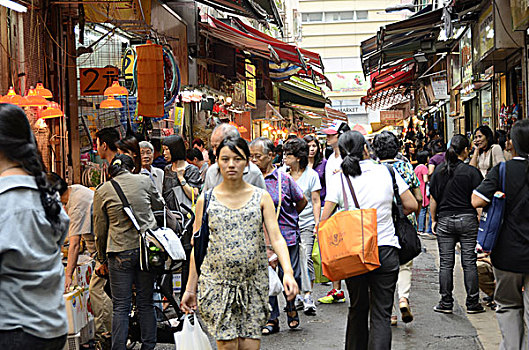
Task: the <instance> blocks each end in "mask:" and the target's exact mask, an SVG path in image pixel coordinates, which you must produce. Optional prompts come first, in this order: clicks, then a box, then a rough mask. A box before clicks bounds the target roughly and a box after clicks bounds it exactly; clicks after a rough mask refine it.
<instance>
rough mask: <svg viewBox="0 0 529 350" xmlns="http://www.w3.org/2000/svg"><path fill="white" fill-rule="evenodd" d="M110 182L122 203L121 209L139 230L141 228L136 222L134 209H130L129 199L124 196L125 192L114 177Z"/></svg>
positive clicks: (139, 230)
mask: <svg viewBox="0 0 529 350" xmlns="http://www.w3.org/2000/svg"><path fill="white" fill-rule="evenodd" d="M110 183H111V184H112V187H114V190H115V191H116V193H117V194H118V197H119V199H120V200H121V203H122V204H123V210H124V211H125V214H127V216H128V217H129V219H130V221H132V224H133V225H134V227H135V228H136V230H138V232H141V228H140V225H139V224H138V221H137V220H136V216H135V215H134V211H133V210H132V207H131V206H130V204H129V201H128V200H127V197H125V193H123V190H122V189H121V186H120V185H119V184H118V183H117V181H116V180H114V179H112V180H110Z"/></svg>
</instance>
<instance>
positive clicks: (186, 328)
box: [174, 315, 212, 350]
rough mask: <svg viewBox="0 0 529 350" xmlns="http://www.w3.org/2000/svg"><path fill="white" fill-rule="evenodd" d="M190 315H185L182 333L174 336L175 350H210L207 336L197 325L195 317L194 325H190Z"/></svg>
mask: <svg viewBox="0 0 529 350" xmlns="http://www.w3.org/2000/svg"><path fill="white" fill-rule="evenodd" d="M191 317H193V316H192V315H186V316H185V318H184V325H183V326H182V331H180V332H176V333H175V334H174V340H175V344H176V350H212V348H211V344H210V343H209V340H208V336H207V335H206V333H204V331H203V330H202V328H200V324H199V323H198V320H197V318H196V317H195V324H194V325H192V324H191V321H190V318H191Z"/></svg>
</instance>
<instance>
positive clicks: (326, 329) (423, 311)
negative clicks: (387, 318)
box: [156, 240, 501, 350]
mask: <svg viewBox="0 0 529 350" xmlns="http://www.w3.org/2000/svg"><path fill="white" fill-rule="evenodd" d="M422 242H423V244H424V252H423V253H422V254H421V255H419V256H418V257H417V258H416V259H415V260H414V261H413V263H414V269H413V270H414V271H413V278H412V285H413V287H412V290H411V293H410V299H411V300H413V304H412V308H413V312H414V315H415V320H414V321H413V322H411V323H409V324H404V323H402V322H400V320H399V323H398V326H397V327H392V333H393V339H392V343H391V348H392V349H395V350H409V349H439V350H452V349H453V350H459V349H461V350H480V349H484V350H495V349H498V346H499V343H500V340H501V336H500V333H499V329H498V324H497V322H496V319H495V315H494V312H493V311H491V310H490V309H489V310H487V312H485V313H482V314H477V315H467V314H466V313H465V312H464V309H463V308H462V307H461V306H460V305H461V300H463V304H464V297H465V292H464V287H463V282H462V279H463V276H462V273H461V272H459V273H456V275H455V282H454V284H455V296H456V300H457V302H456V304H455V305H456V306H455V307H454V314H453V315H443V314H438V313H435V312H433V311H432V308H433V306H434V304H435V303H436V301H437V298H438V283H437V274H436V271H437V269H438V267H437V265H438V263H437V259H438V250H437V244H436V242H435V241H433V240H423V241H422ZM456 266H457V268H460V264H459V262H458V263H457V265H456ZM456 270H457V269H456ZM326 290H327V287H326V286H317V287H316V288H315V293H316V294H323V293H325V291H326ZM282 306H283V305H282ZM347 306H348V305H347V303H346V304H333V305H323V306H321V307H319V308H318V314H317V316H315V317H307V316H305V317H302V320H301V322H302V324H301V328H300V329H299V330H286V329H283V330H282V331H281V332H280V333H279V334H278V335H276V336H275V337H273V338H264V339H263V342H262V345H261V349H263V350H282V349H289V350H317V349H326V350H341V349H343V347H344V343H345V339H344V337H343V334H344V333H345V325H346V320H347ZM281 322H282V323H283V324H284V323H285V322H286V320H285V319H284V317H282V320H281ZM173 348H174V345H172V344H171V345H170V344H159V345H158V346H157V347H156V349H160V350H172V349H173Z"/></svg>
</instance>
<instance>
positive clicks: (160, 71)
mask: <svg viewBox="0 0 529 350" xmlns="http://www.w3.org/2000/svg"><path fill="white" fill-rule="evenodd" d="M136 52H137V54H138V58H137V76H138V115H141V116H144V117H153V118H161V117H163V116H164V67H163V49H162V46H161V45H156V44H152V43H151V42H150V41H147V44H145V45H140V46H138V47H137V48H136Z"/></svg>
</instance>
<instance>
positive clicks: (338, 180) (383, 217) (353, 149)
mask: <svg viewBox="0 0 529 350" xmlns="http://www.w3.org/2000/svg"><path fill="white" fill-rule="evenodd" d="M338 146H339V149H340V155H341V157H342V158H343V162H342V165H341V168H342V173H337V174H334V175H332V176H333V178H332V179H331V181H329V183H331V184H333V186H330V187H328V188H327V196H326V199H325V206H324V209H323V215H322V218H321V219H322V221H323V220H325V219H327V218H329V217H330V216H331V214H332V213H333V211H334V209H335V207H336V206H337V205H338V206H339V207H342V208H343V207H344V196H347V202H348V203H354V202H355V199H354V197H353V195H352V193H351V192H350V191H349V190H348V189H347V186H345V187H343V186H342V181H344V182H345V181H346V179H343V178H344V177H345V176H347V177H348V178H349V180H350V181H351V185H352V189H353V191H354V193H355V196H356V200H357V201H358V204H359V206H360V208H357V209H366V208H374V209H376V216H377V228H378V238H377V240H378V253H379V260H380V267H379V268H377V269H375V270H373V271H371V272H368V273H365V274H362V275H358V276H354V277H350V278H347V279H346V280H345V282H346V285H347V289H348V291H349V297H350V300H351V301H350V306H349V314H348V319H347V330H346V346H345V348H346V349H368V348H370V349H390V348H391V328H390V318H391V310H392V308H393V294H394V293H395V285H396V283H397V278H398V273H399V256H398V249H399V248H400V246H399V240H398V237H397V236H396V235H395V227H394V225H393V218H392V205H393V197H394V191H393V180H392V177H391V174H390V172H389V171H388V169H387V168H386V166H385V165H382V164H379V163H376V162H375V161H373V160H371V158H370V156H369V151H368V148H367V144H366V140H365V138H364V136H363V135H362V134H361V133H359V132H358V131H347V132H345V133H344V134H343V135H341V136H340V138H339V140H338ZM395 178H396V181H397V185H398V188H399V193H400V198H401V200H402V206H403V209H404V212H405V214H409V213H412V212H414V211H416V210H417V201H416V200H415V197H413V194H412V193H411V192H410V190H409V189H408V185H406V183H405V182H404V180H403V179H402V177H400V175H398V174H395ZM344 188H345V189H346V190H345V192H346V193H344ZM320 244H321V243H320ZM370 310H371V312H370ZM368 316H369V319H370V325H369V326H368V322H367V320H368Z"/></svg>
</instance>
